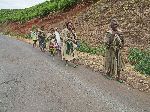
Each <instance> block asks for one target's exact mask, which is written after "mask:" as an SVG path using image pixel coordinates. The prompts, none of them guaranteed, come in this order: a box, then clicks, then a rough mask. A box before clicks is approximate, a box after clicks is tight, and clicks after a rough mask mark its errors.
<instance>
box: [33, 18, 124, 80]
mask: <svg viewBox="0 0 150 112" xmlns="http://www.w3.org/2000/svg"><path fill="white" fill-rule="evenodd" d="M118 26H119V24H118V21H117V20H116V19H112V20H111V22H110V26H109V30H108V31H107V32H106V35H105V38H104V44H105V46H106V55H105V74H106V76H107V77H108V78H109V79H112V78H113V79H114V78H115V79H116V80H118V81H121V79H120V72H121V71H122V70H123V67H124V62H123V58H122V49H123V46H124V38H123V34H122V31H121V30H119V29H118ZM31 36H32V38H33V47H35V46H36V42H37V40H38V41H39V47H40V49H41V51H43V52H44V51H45V48H46V39H48V41H49V44H48V46H49V52H50V53H51V55H52V56H54V55H55V54H56V53H57V54H59V55H61V57H62V60H65V61H66V66H68V62H70V61H72V62H73V63H75V60H76V59H77V55H76V48H78V47H79V46H78V38H77V35H76V32H75V28H74V26H73V24H72V22H67V23H66V28H65V29H63V30H62V32H61V33H59V32H58V29H57V28H55V29H54V28H51V30H50V32H49V33H48V34H47V35H46V34H45V33H44V28H43V27H42V28H41V29H40V30H39V29H38V30H33V31H32V32H31ZM76 66H77V64H75V66H74V67H76Z"/></svg>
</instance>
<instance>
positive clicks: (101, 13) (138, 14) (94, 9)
mask: <svg viewBox="0 0 150 112" xmlns="http://www.w3.org/2000/svg"><path fill="white" fill-rule="evenodd" d="M85 1H86V0H85ZM88 1H91V0H88ZM46 3H47V2H45V3H43V4H46ZM85 3H86V2H84V3H83V4H78V5H77V6H75V7H74V8H72V9H70V10H68V11H63V12H62V11H61V12H57V13H51V14H49V15H47V16H44V17H42V18H34V19H31V20H29V21H27V22H25V23H22V24H21V23H19V22H11V23H5V24H4V26H6V24H7V26H8V27H7V29H9V30H12V31H16V32H18V33H28V32H29V30H30V29H31V27H32V25H37V26H42V25H44V26H45V29H46V30H48V29H49V28H50V27H51V26H55V27H59V28H60V29H62V28H63V24H62V23H64V22H65V21H66V20H70V19H72V21H73V22H74V24H75V27H76V30H77V32H78V35H79V38H81V39H82V40H86V42H88V43H90V44H91V45H92V46H93V45H94V46H95V45H99V44H101V43H102V40H103V37H104V35H105V32H106V30H107V29H108V25H109V21H110V19H111V18H112V17H115V18H117V19H118V20H119V23H120V27H121V29H123V32H124V35H125V40H126V43H127V44H126V47H136V46H137V47H140V48H142V47H144V48H147V47H148V46H149V43H150V20H149V17H150V8H149V7H150V0H143V1H141V0H131V1H129V0H113V1H110V0H100V1H98V2H97V3H95V4H92V6H91V5H90V4H91V3H88V4H86V5H85ZM43 4H42V5H43ZM47 6H49V5H47ZM34 7H41V6H34ZM45 7H46V6H45ZM86 7H87V8H86ZM25 10H26V9H25ZM28 10H29V9H28ZM31 13H32V12H31ZM54 23H55V24H54Z"/></svg>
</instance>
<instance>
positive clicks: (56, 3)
mask: <svg viewBox="0 0 150 112" xmlns="http://www.w3.org/2000/svg"><path fill="white" fill-rule="evenodd" d="M78 2H80V0H50V1H46V2H44V3H41V4H39V5H36V6H33V7H30V8H26V9H2V10H0V23H4V22H9V21H12V22H16V21H20V22H25V21H28V20H30V19H32V18H35V17H44V16H46V15H48V14H49V13H50V12H56V11H61V10H65V9H68V8H70V7H72V6H74V5H76V4H77V3H78Z"/></svg>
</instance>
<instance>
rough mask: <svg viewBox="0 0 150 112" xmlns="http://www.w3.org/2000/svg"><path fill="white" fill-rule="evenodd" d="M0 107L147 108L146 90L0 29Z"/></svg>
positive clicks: (52, 110) (43, 111)
mask: <svg viewBox="0 0 150 112" xmlns="http://www.w3.org/2000/svg"><path fill="white" fill-rule="evenodd" d="M0 112H150V94H149V93H143V92H140V91H138V90H134V89H131V88H129V87H127V86H126V85H124V84H120V83H118V82H116V81H110V80H107V79H105V78H104V77H103V75H102V73H99V72H97V73H96V72H92V71H91V70H88V69H87V68H85V67H84V66H79V67H78V68H73V67H70V66H69V67H66V66H64V62H62V61H61V59H60V58H59V57H56V58H55V59H54V60H53V59H52V57H50V56H49V55H48V53H42V52H40V50H39V49H38V48H37V49H34V48H32V45H30V44H27V43H24V42H21V41H19V40H15V39H12V38H9V37H7V36H2V35H1V36H0Z"/></svg>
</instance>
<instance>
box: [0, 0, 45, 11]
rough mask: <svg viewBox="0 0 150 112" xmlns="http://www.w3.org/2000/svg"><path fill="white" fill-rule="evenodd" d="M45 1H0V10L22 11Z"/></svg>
mask: <svg viewBox="0 0 150 112" xmlns="http://www.w3.org/2000/svg"><path fill="white" fill-rule="evenodd" d="M44 1H46V0H0V9H24V8H28V7H31V6H34V5H36V4H39V3H42V2H44Z"/></svg>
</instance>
